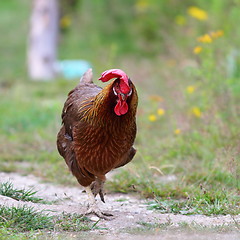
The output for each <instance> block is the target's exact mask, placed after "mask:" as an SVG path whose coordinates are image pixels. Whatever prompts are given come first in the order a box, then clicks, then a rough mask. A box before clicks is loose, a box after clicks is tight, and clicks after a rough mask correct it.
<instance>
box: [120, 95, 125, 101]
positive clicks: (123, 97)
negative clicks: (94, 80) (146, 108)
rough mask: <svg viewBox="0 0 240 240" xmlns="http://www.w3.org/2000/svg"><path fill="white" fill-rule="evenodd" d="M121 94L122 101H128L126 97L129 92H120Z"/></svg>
mask: <svg viewBox="0 0 240 240" xmlns="http://www.w3.org/2000/svg"><path fill="white" fill-rule="evenodd" d="M120 96H121V98H122V101H126V99H127V94H124V93H120Z"/></svg>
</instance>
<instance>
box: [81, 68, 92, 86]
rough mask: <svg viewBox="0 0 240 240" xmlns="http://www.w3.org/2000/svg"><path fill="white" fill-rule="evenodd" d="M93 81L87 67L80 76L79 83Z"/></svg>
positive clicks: (90, 71)
mask: <svg viewBox="0 0 240 240" xmlns="http://www.w3.org/2000/svg"><path fill="white" fill-rule="evenodd" d="M92 82H93V73H92V69H91V68H89V69H88V70H87V71H86V72H85V73H84V74H83V76H82V77H81V79H80V83H92Z"/></svg>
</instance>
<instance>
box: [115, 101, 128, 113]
mask: <svg viewBox="0 0 240 240" xmlns="http://www.w3.org/2000/svg"><path fill="white" fill-rule="evenodd" d="M114 112H115V113H116V114H117V115H118V116H121V115H124V114H126V113H127V112H128V105H127V103H126V101H118V102H117V105H116V106H115V108H114Z"/></svg>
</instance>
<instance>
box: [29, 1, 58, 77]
mask: <svg viewBox="0 0 240 240" xmlns="http://www.w3.org/2000/svg"><path fill="white" fill-rule="evenodd" d="M58 14H59V12H58V0H34V2H33V9H32V16H31V22H30V33H29V40H28V50H27V54H28V73H29V76H30V78H31V79H33V80H49V79H52V78H54V77H55V74H56V72H55V63H56V58H57V43H58V31H59V27H58V20H59V19H58Z"/></svg>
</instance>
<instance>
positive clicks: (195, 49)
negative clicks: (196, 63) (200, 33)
mask: <svg viewBox="0 0 240 240" xmlns="http://www.w3.org/2000/svg"><path fill="white" fill-rule="evenodd" d="M201 51H202V47H200V46H196V47H195V48H194V49H193V53H195V54H199V53H200V52H201Z"/></svg>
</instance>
